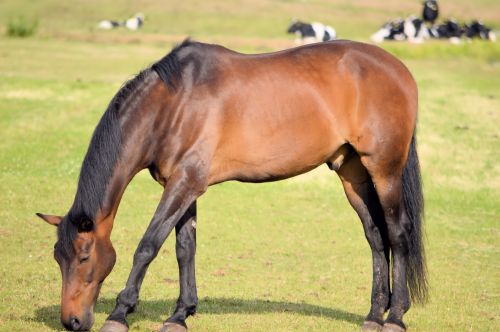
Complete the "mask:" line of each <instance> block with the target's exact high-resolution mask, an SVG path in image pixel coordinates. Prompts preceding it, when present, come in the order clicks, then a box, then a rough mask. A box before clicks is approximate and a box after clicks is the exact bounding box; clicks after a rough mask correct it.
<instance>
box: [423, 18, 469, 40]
mask: <svg viewBox="0 0 500 332" xmlns="http://www.w3.org/2000/svg"><path fill="white" fill-rule="evenodd" d="M463 34H464V29H463V28H462V27H461V26H460V24H459V23H458V22H457V21H455V20H454V19H448V20H446V21H444V23H441V24H439V25H434V26H432V27H431V28H429V35H430V37H431V38H437V39H448V40H449V41H450V42H451V43H453V44H459V43H460V38H462V36H463Z"/></svg>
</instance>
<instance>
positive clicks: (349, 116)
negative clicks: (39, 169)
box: [38, 41, 427, 332]
mask: <svg viewBox="0 0 500 332" xmlns="http://www.w3.org/2000/svg"><path fill="white" fill-rule="evenodd" d="M416 119H417V87H416V84H415V81H414V79H413V78H412V76H411V74H410V73H409V71H408V70H407V68H406V67H405V66H404V65H403V64H402V63H401V62H400V61H398V60H397V59H396V58H394V57H393V56H391V55H390V54H388V53H386V52H385V51H383V50H382V49H380V48H378V47H375V46H371V45H366V44H362V43H356V42H350V41H335V42H329V43H321V44H314V45H310V46H304V47H299V48H295V49H290V50H285V51H281V52H277V53H270V54H259V55H242V54H239V53H236V52H233V51H230V50H228V49H226V48H224V47H221V46H217V45H208V44H202V43H196V42H191V41H185V42H184V43H182V44H181V45H180V46H178V47H176V48H175V49H174V50H172V51H171V52H170V53H169V54H168V55H167V56H165V57H164V58H163V59H161V60H160V61H158V62H157V63H156V64H154V65H153V66H152V67H151V68H148V69H146V70H144V71H143V72H141V73H140V74H139V75H138V76H137V77H135V78H134V79H132V80H131V81H129V82H128V83H126V84H125V85H124V87H122V88H121V89H120V91H119V92H118V93H117V95H116V96H115V97H114V98H113V100H112V101H111V103H110V104H109V106H108V109H107V110H106V112H105V113H104V115H103V117H102V119H101V120H100V122H99V124H98V126H97V128H96V129H95V132H94V134H93V137H92V140H91V142H90V146H89V149H88V151H87V154H86V156H85V159H84V161H83V165H82V168H81V173H80V177H79V182H78V189H77V192H76V196H75V200H74V203H73V205H72V207H71V209H70V210H69V212H68V213H67V214H66V215H65V216H64V217H58V216H49V215H43V214H38V215H39V216H40V217H41V218H43V219H44V220H46V221H47V222H48V223H50V224H53V225H58V241H57V243H56V245H55V250H54V256H55V259H56V260H57V262H58V263H59V266H60V268H61V272H62V282H63V287H62V299H61V321H62V324H63V325H64V326H65V327H66V328H67V329H70V330H74V331H79V330H87V329H90V327H91V326H92V324H93V308H94V305H95V302H96V299H97V296H98V294H99V290H100V287H101V284H102V282H103V281H104V279H105V278H106V276H107V275H108V274H109V273H110V272H111V270H112V269H113V265H114V263H115V257H116V255H115V251H114V249H113V246H112V244H111V241H110V233H111V230H112V228H113V220H114V218H115V215H116V212H117V209H118V205H119V202H120V199H121V197H122V195H123V192H124V190H125V187H126V186H127V185H128V183H129V182H130V181H131V179H132V178H133V177H134V175H135V174H137V172H139V171H140V170H142V169H144V168H148V169H149V171H150V172H151V175H152V176H153V178H154V179H155V180H156V181H158V182H159V183H160V184H161V185H162V186H163V187H164V192H163V196H162V198H161V201H160V203H159V206H158V208H157V210H156V212H155V214H154V216H153V219H152V221H151V223H150V224H149V227H148V228H147V230H146V233H145V234H144V237H143V238H142V240H141V242H140V244H139V246H138V248H137V250H136V252H135V255H134V262H133V267H132V270H131V272H130V276H129V278H128V281H127V284H126V286H125V289H124V290H123V291H121V292H120V294H119V295H118V298H117V300H116V307H115V309H114V311H113V312H112V313H111V315H110V316H109V317H108V320H107V321H106V323H105V324H104V326H103V327H102V329H101V331H106V332H109V331H127V329H128V327H127V322H126V315H127V314H128V313H130V312H132V311H133V310H134V308H135V307H136V304H137V300H138V297H139V290H140V287H141V283H142V281H143V278H144V276H145V274H146V270H147V268H148V265H149V264H150V263H151V261H152V260H153V259H154V258H155V256H156V255H157V254H158V251H159V249H160V247H161V245H162V244H163V242H164V241H165V239H166V238H167V236H168V235H169V234H170V232H171V231H172V230H173V229H174V228H175V230H176V254H177V261H178V264H179V279H180V280H179V282H180V296H179V299H178V301H177V307H176V309H175V311H174V313H173V315H172V316H170V317H169V318H168V319H167V320H166V322H165V324H164V325H163V327H162V331H185V330H186V328H187V327H186V323H185V320H186V318H187V317H188V316H189V315H192V314H194V313H195V311H196V305H197V292H196V283H195V264H194V256H195V247H196V234H195V232H196V228H195V225H196V224H195V221H196V199H197V198H198V197H200V195H202V194H203V193H204V192H205V191H206V190H207V187H208V186H210V185H213V184H216V183H220V182H223V181H229V180H237V181H244V182H266V181H274V180H280V179H286V178H289V177H292V176H295V175H297V174H302V173H304V172H307V171H309V170H312V169H313V168H315V167H317V166H319V165H321V164H327V165H328V167H329V168H330V169H332V170H334V171H335V172H337V173H338V175H339V176H340V178H341V180H342V184H343V186H344V190H345V193H346V195H347V198H348V200H349V202H350V203H351V205H352V207H353V208H354V209H355V210H356V212H357V213H358V215H359V217H360V219H361V221H362V223H363V228H364V231H365V234H366V238H367V240H368V242H369V244H370V247H371V250H372V256H373V288H372V295H371V309H370V312H369V314H368V316H367V317H366V321H365V323H364V325H363V329H364V330H380V329H382V330H383V331H403V330H404V329H405V325H404V323H403V314H404V313H405V312H406V311H407V310H408V309H409V307H410V297H411V299H412V300H417V301H423V300H424V299H425V296H426V285H427V284H426V279H425V259H424V252H423V245H422V240H421V215H422V209H423V199H422V191H421V180H420V170H419V164H418V157H417V153H416V142H415V126H416ZM391 263H392V288H391V285H390V279H391V278H390V276H391V273H390V271H389V267H390V266H391ZM386 311H389V314H388V316H387V317H386V318H385V320H384V315H385V313H386Z"/></svg>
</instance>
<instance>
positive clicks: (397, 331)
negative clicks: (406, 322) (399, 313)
mask: <svg viewBox="0 0 500 332" xmlns="http://www.w3.org/2000/svg"><path fill="white" fill-rule="evenodd" d="M382 332H406V329H405V328H403V327H401V326H399V325H397V324H392V323H385V324H384V327H383V328H382Z"/></svg>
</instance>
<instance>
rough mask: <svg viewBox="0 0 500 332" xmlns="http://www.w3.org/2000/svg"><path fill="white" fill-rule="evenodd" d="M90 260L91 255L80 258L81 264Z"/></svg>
mask: <svg viewBox="0 0 500 332" xmlns="http://www.w3.org/2000/svg"><path fill="white" fill-rule="evenodd" d="M88 260H89V256H85V257H82V258H80V264H83V263H85V262H86V261H88Z"/></svg>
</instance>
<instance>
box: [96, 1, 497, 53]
mask: <svg viewBox="0 0 500 332" xmlns="http://www.w3.org/2000/svg"><path fill="white" fill-rule="evenodd" d="M438 18H439V7H438V3H437V0H425V1H424V2H423V9H422V14H421V16H420V17H417V16H416V15H410V16H408V17H407V18H406V19H403V18H395V19H391V20H388V21H387V22H386V23H384V24H383V25H382V26H381V27H380V29H379V30H378V31H376V32H375V33H374V34H372V35H371V37H370V40H371V41H372V42H374V43H381V42H384V41H390V40H392V41H407V42H410V43H423V42H424V41H425V40H429V39H447V40H449V41H450V42H451V43H454V44H458V43H460V42H461V41H462V40H463V39H468V40H470V39H482V40H489V41H496V35H495V33H494V32H493V31H492V29H491V28H489V27H487V26H486V25H485V24H484V23H482V22H481V21H479V20H472V21H470V22H469V23H463V24H460V23H459V22H457V21H456V20H454V19H447V20H444V21H443V22H441V23H436V22H437V19H438ZM143 24H144V14H142V13H138V14H136V15H134V16H132V17H131V18H129V19H126V20H124V21H113V20H103V21H100V22H99V24H98V26H97V27H98V28H99V29H104V30H109V29H115V28H119V27H125V28H127V29H129V30H133V31H135V30H139V29H140V28H141V27H142V26H143ZM287 33H290V34H295V35H296V39H295V43H296V44H298V45H303V44H310V43H317V42H324V41H329V40H335V39H337V32H336V30H335V29H334V28H333V27H331V26H329V25H325V24H323V23H319V22H312V23H307V22H303V21H299V20H297V19H293V20H292V23H291V25H290V26H289V27H288V29H287Z"/></svg>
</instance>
